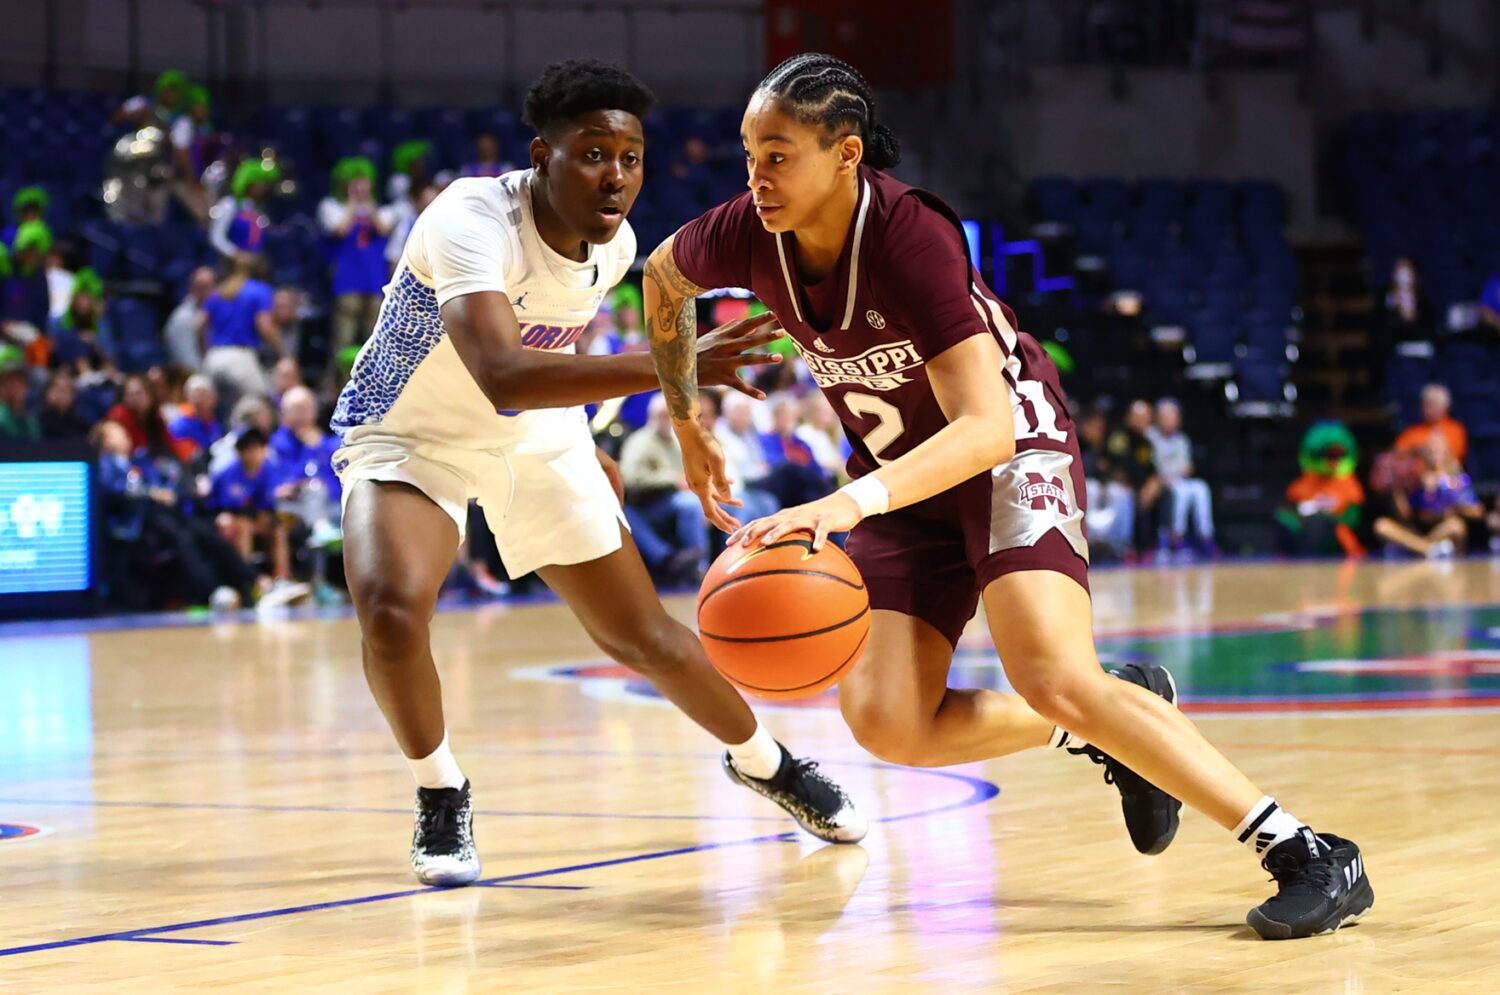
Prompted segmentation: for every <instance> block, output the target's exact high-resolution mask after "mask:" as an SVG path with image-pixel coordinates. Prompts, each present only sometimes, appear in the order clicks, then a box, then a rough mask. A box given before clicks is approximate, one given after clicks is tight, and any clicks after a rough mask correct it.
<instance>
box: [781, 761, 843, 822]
mask: <svg viewBox="0 0 1500 995" xmlns="http://www.w3.org/2000/svg"><path fill="white" fill-rule="evenodd" d="M786 785H787V790H788V791H790V792H792V794H794V795H796V796H797V797H798V798H801V799H802V800H804V801H806V802H809V803H811V804H813V805H814V806H816V807H817V808H819V809H827V810H829V812H830V813H831V812H833V811H836V810H837V809H838V808H839V807H840V806H842V804H843V803H844V801H845V797H844V793H843V791H841V790H840V789H839V787H838V785H836V784H834V783H833V782H832V781H831V780H829V779H828V776H827V775H825V774H824V773H823V772H822V771H820V770H819V769H818V762H817V761H816V760H793V761H792V764H791V767H790V768H789V769H788V771H787V773H786Z"/></svg>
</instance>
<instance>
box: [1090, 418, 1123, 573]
mask: <svg viewBox="0 0 1500 995" xmlns="http://www.w3.org/2000/svg"><path fill="white" fill-rule="evenodd" d="M1108 428H1109V423H1108V421H1107V419H1106V417H1105V413H1104V411H1103V410H1102V409H1100V408H1093V409H1091V410H1089V411H1088V412H1087V413H1085V414H1084V416H1083V418H1081V419H1080V420H1079V422H1078V445H1079V449H1080V450H1081V451H1082V454H1083V476H1084V484H1085V487H1086V488H1087V490H1088V501H1089V503H1088V513H1087V516H1086V524H1087V525H1088V532H1089V544H1090V546H1091V547H1093V546H1097V547H1098V548H1100V549H1101V550H1102V551H1103V552H1104V553H1105V555H1108V556H1112V557H1114V558H1116V559H1127V558H1129V557H1130V556H1131V555H1132V553H1133V549H1132V546H1133V539H1134V537H1135V492H1134V491H1133V490H1132V489H1131V487H1130V485H1129V483H1127V480H1126V475H1125V473H1124V472H1123V471H1122V470H1120V469H1119V468H1117V467H1116V466H1115V463H1114V460H1113V459H1111V457H1110V455H1109V452H1108V451H1107V449H1106V436H1107V432H1108Z"/></svg>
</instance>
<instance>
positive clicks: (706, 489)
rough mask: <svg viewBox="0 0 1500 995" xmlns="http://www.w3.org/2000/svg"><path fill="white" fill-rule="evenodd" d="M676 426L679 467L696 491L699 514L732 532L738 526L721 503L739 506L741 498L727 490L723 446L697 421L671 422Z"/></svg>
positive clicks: (729, 484) (728, 481) (729, 482)
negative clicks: (680, 450) (701, 511)
mask: <svg viewBox="0 0 1500 995" xmlns="http://www.w3.org/2000/svg"><path fill="white" fill-rule="evenodd" d="M672 427H673V428H674V429H676V430H677V441H678V443H680V444H681V446H682V471H683V476H684V477H686V478H687V485H688V490H690V491H692V492H693V493H694V494H696V495H698V500H699V502H701V503H702V505H703V516H704V517H705V518H707V519H708V520H709V521H710V522H712V523H713V525H714V527H715V528H719V529H722V530H724V531H725V532H733V531H734V530H735V529H737V528H739V527H740V523H739V520H738V519H736V518H735V517H734V516H733V515H731V514H729V512H727V511H725V510H724V508H723V507H722V506H723V505H726V504H727V505H733V506H734V507H736V508H739V507H743V506H744V504H745V502H743V501H740V500H739V499H737V498H735V497H734V496H733V494H732V493H731V492H730V487H731V486H732V485H733V484H734V481H732V480H730V479H729V477H728V475H727V474H726V473H725V470H724V450H723V448H721V447H720V446H719V440H718V439H715V438H714V434H713V433H712V432H710V431H709V430H708V429H706V428H704V427H703V426H702V425H701V424H700V423H698V422H673V423H672Z"/></svg>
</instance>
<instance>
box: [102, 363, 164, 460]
mask: <svg viewBox="0 0 1500 995" xmlns="http://www.w3.org/2000/svg"><path fill="white" fill-rule="evenodd" d="M105 418H106V419H107V420H109V421H112V422H117V423H119V425H120V426H121V427H123V428H124V429H125V431H126V433H127V434H128V435H129V436H130V448H131V451H132V452H134V453H137V454H150V455H153V456H154V455H157V454H162V453H170V454H173V455H174V456H175V454H176V447H175V446H173V445H172V433H171V432H170V431H169V430H168V428H167V423H166V420H165V419H164V418H162V415H161V411H160V409H159V408H158V407H157V404H156V399H155V398H154V397H153V396H152V394H151V387H150V385H148V384H147V383H146V378H145V376H143V375H142V374H139V373H132V374H130V375H129V376H127V377H126V378H125V386H124V387H123V388H122V389H121V391H120V401H119V403H118V404H116V405H115V406H114V407H112V408H110V409H109V413H108V414H107V415H105Z"/></svg>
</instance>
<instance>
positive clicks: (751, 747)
mask: <svg viewBox="0 0 1500 995" xmlns="http://www.w3.org/2000/svg"><path fill="white" fill-rule="evenodd" d="M725 745H726V746H728V748H729V755H730V756H731V757H733V758H734V765H735V766H736V767H738V768H739V769H740V770H741V771H742V772H743V773H746V774H749V775H750V776H751V777H755V778H759V779H761V780H765V779H766V778H768V777H775V776H776V772H777V771H778V770H780V769H781V744H780V743H778V742H776V739H775V737H773V736H772V735H771V734H770V733H769V732H766V727H765V726H763V725H761V724H760V723H758V722H757V723H756V724H755V735H753V736H751V737H750V738H749V739H747V740H745V741H744V742H743V743H739V744H725Z"/></svg>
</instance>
